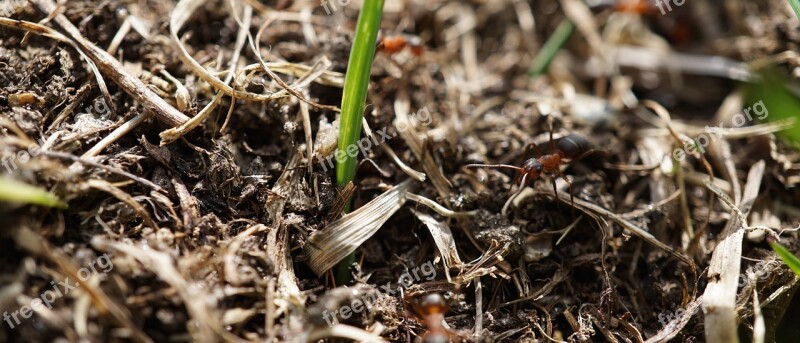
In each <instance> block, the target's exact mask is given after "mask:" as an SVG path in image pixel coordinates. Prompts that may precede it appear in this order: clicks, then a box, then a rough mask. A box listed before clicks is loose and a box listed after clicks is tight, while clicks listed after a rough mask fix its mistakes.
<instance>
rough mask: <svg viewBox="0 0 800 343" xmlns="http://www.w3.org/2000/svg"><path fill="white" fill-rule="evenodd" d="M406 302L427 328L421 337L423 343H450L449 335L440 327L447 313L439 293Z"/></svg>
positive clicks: (444, 302)
mask: <svg viewBox="0 0 800 343" xmlns="http://www.w3.org/2000/svg"><path fill="white" fill-rule="evenodd" d="M406 300H407V301H409V302H410V303H411V307H412V308H413V309H414V313H416V314H417V316H418V317H419V318H420V319H421V320H422V322H423V323H424V324H425V326H426V327H427V328H428V332H426V333H425V334H423V335H422V336H421V338H422V342H423V343H439V342H442V343H445V342H450V338H449V336H450V333H448V332H447V329H445V328H444V327H443V326H442V321H444V315H445V313H447V311H448V306H447V302H446V301H445V299H444V297H442V296H441V295H440V294H439V293H431V294H428V295H425V296H423V297H422V298H420V299H417V300H409V299H406Z"/></svg>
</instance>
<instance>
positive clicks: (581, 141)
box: [556, 135, 589, 157]
mask: <svg viewBox="0 0 800 343" xmlns="http://www.w3.org/2000/svg"><path fill="white" fill-rule="evenodd" d="M556 147H557V148H558V150H559V151H561V153H562V154H563V155H564V156H566V157H578V156H580V155H581V154H583V153H585V152H587V151H589V142H588V141H586V139H585V138H583V137H581V136H578V135H569V136H566V137H564V138H561V139H559V140H558V143H556Z"/></svg>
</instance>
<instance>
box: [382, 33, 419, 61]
mask: <svg viewBox="0 0 800 343" xmlns="http://www.w3.org/2000/svg"><path fill="white" fill-rule="evenodd" d="M406 47H410V48H411V53H412V54H414V56H417V57H419V56H422V39H421V38H419V36H414V35H410V34H397V35H391V36H383V35H382V36H381V37H380V38H379V39H378V51H382V52H383V53H385V54H387V55H390V56H391V55H394V54H396V53H398V52H400V51H403V49H405V48H406Z"/></svg>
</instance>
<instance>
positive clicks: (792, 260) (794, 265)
mask: <svg viewBox="0 0 800 343" xmlns="http://www.w3.org/2000/svg"><path fill="white" fill-rule="evenodd" d="M769 246H771V247H772V250H775V253H777V254H778V256H780V258H781V260H783V262H784V263H786V265H787V266H789V269H791V270H792V271H793V272H794V273H795V274H797V275H798V276H800V259H798V258H797V256H795V255H794V254H792V253H791V252H790V251H789V250H786V248H784V247H783V245H781V244H780V243H778V242H777V241H775V240H773V239H770V240H769Z"/></svg>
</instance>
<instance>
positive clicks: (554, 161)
mask: <svg viewBox="0 0 800 343" xmlns="http://www.w3.org/2000/svg"><path fill="white" fill-rule="evenodd" d="M539 163H541V164H542V167H543V168H542V169H543V170H544V174H547V175H553V174H556V173H558V172H559V169H558V167H559V165H561V155H559V154H551V155H542V157H539Z"/></svg>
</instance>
